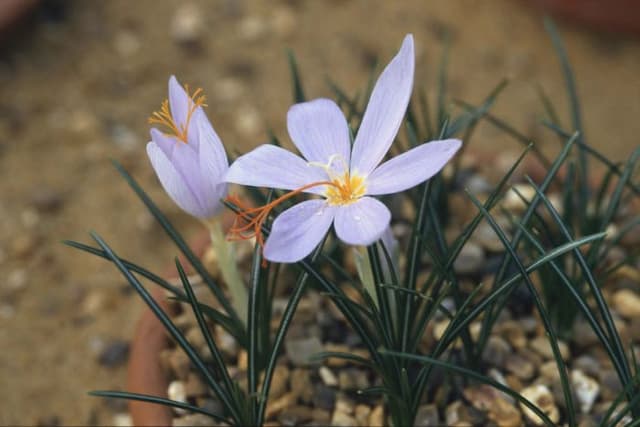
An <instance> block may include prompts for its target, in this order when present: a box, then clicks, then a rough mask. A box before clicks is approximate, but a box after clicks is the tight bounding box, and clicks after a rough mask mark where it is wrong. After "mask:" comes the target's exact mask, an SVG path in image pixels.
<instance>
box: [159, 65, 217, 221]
mask: <svg viewBox="0 0 640 427" xmlns="http://www.w3.org/2000/svg"><path fill="white" fill-rule="evenodd" d="M187 89H188V88H187ZM204 105H205V104H204V96H203V95H202V90H201V89H198V90H196V91H195V92H194V93H193V94H191V95H189V94H188V93H187V91H185V89H184V88H183V87H182V86H181V85H180V83H178V80H177V79H176V78H175V77H174V76H171V78H170V79H169V99H167V100H165V101H164V102H163V103H162V106H161V109H160V111H158V112H155V113H153V115H152V116H151V117H150V118H149V123H152V124H159V125H162V126H164V129H163V131H160V130H158V129H156V128H152V129H151V142H149V143H148V144H147V154H148V155H149V159H150V160H151V164H152V165H153V168H154V170H155V171H156V175H157V176H158V179H159V180H160V183H161V184H162V186H163V187H164V189H165V191H166V192H167V193H168V194H169V196H171V198H172V199H173V201H174V202H175V203H176V204H177V205H178V206H180V208H182V209H183V210H184V211H186V212H188V213H189V214H191V215H193V216H195V217H197V218H200V219H203V220H206V219H209V218H211V217H213V216H215V215H216V214H218V213H219V212H220V210H221V209H222V207H223V205H222V203H220V199H221V198H223V197H225V195H226V192H227V183H226V182H225V181H224V176H225V174H226V173H227V170H228V168H229V163H228V161H227V155H226V154H225V151H224V147H223V146H222V142H221V141H220V138H219V137H218V135H217V134H216V132H215V130H214V129H213V127H212V126H211V123H210V122H209V120H208V119H207V116H206V115H205V113H204V110H203V109H202V107H203V106H204Z"/></svg>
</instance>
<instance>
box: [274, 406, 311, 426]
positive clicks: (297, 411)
mask: <svg viewBox="0 0 640 427" xmlns="http://www.w3.org/2000/svg"><path fill="white" fill-rule="evenodd" d="M312 419H313V410H312V409H311V408H309V407H307V406H302V405H295V406H292V407H290V408H285V409H283V411H282V412H281V413H280V415H278V421H279V422H280V423H281V424H282V425H283V426H296V425H300V424H304V423H306V422H307V421H310V420H312Z"/></svg>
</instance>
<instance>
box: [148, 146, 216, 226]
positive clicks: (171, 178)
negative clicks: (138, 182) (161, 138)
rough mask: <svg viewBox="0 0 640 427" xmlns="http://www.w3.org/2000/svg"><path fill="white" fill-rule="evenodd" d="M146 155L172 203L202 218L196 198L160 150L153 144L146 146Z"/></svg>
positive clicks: (201, 211)
mask: <svg viewBox="0 0 640 427" xmlns="http://www.w3.org/2000/svg"><path fill="white" fill-rule="evenodd" d="M147 155H148V156H149V160H151V164H152V165H153V169H154V170H155V171H156V175H157V176H158V179H159V180H160V183H161V184H162V187H163V188H164V190H165V191H166V192H167V194H169V196H170V197H171V198H172V199H173V201H174V202H175V203H176V204H177V205H178V206H180V208H182V209H183V210H184V211H186V212H188V213H189V214H191V215H193V216H195V217H199V218H203V214H204V212H203V210H202V209H201V207H200V203H199V202H198V199H197V197H196V196H195V195H194V194H193V192H192V191H191V189H190V188H189V186H188V185H187V183H186V182H185V180H184V178H183V177H182V175H181V174H180V173H179V172H178V171H177V169H176V168H175V167H174V165H173V164H172V163H171V162H170V161H169V158H168V157H167V156H166V154H165V153H164V152H163V151H162V149H161V148H160V147H159V146H158V145H157V144H156V143H155V142H153V141H152V142H149V143H148V144H147Z"/></svg>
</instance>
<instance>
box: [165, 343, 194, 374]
mask: <svg viewBox="0 0 640 427" xmlns="http://www.w3.org/2000/svg"><path fill="white" fill-rule="evenodd" d="M168 362H169V366H170V367H171V370H172V371H173V374H174V375H175V376H176V378H178V379H181V380H186V379H187V378H188V377H189V371H190V370H191V360H190V359H189V356H187V355H186V354H185V353H184V352H183V351H182V350H181V349H174V350H173V351H171V353H170V354H169V360H168Z"/></svg>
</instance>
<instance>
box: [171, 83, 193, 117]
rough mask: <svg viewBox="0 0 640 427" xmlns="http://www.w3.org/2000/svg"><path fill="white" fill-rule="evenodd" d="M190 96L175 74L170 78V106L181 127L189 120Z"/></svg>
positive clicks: (172, 114)
mask: <svg viewBox="0 0 640 427" xmlns="http://www.w3.org/2000/svg"><path fill="white" fill-rule="evenodd" d="M190 102H191V101H190V98H189V95H188V94H187V92H186V91H185V90H184V88H183V87H182V86H181V85H180V83H179V82H178V79H176V77H175V76H171V78H169V107H170V109H171V116H173V120H174V121H175V123H176V124H177V125H178V127H181V126H183V125H184V124H185V122H186V121H187V114H188V112H189V106H190V105H191V104H190Z"/></svg>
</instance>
